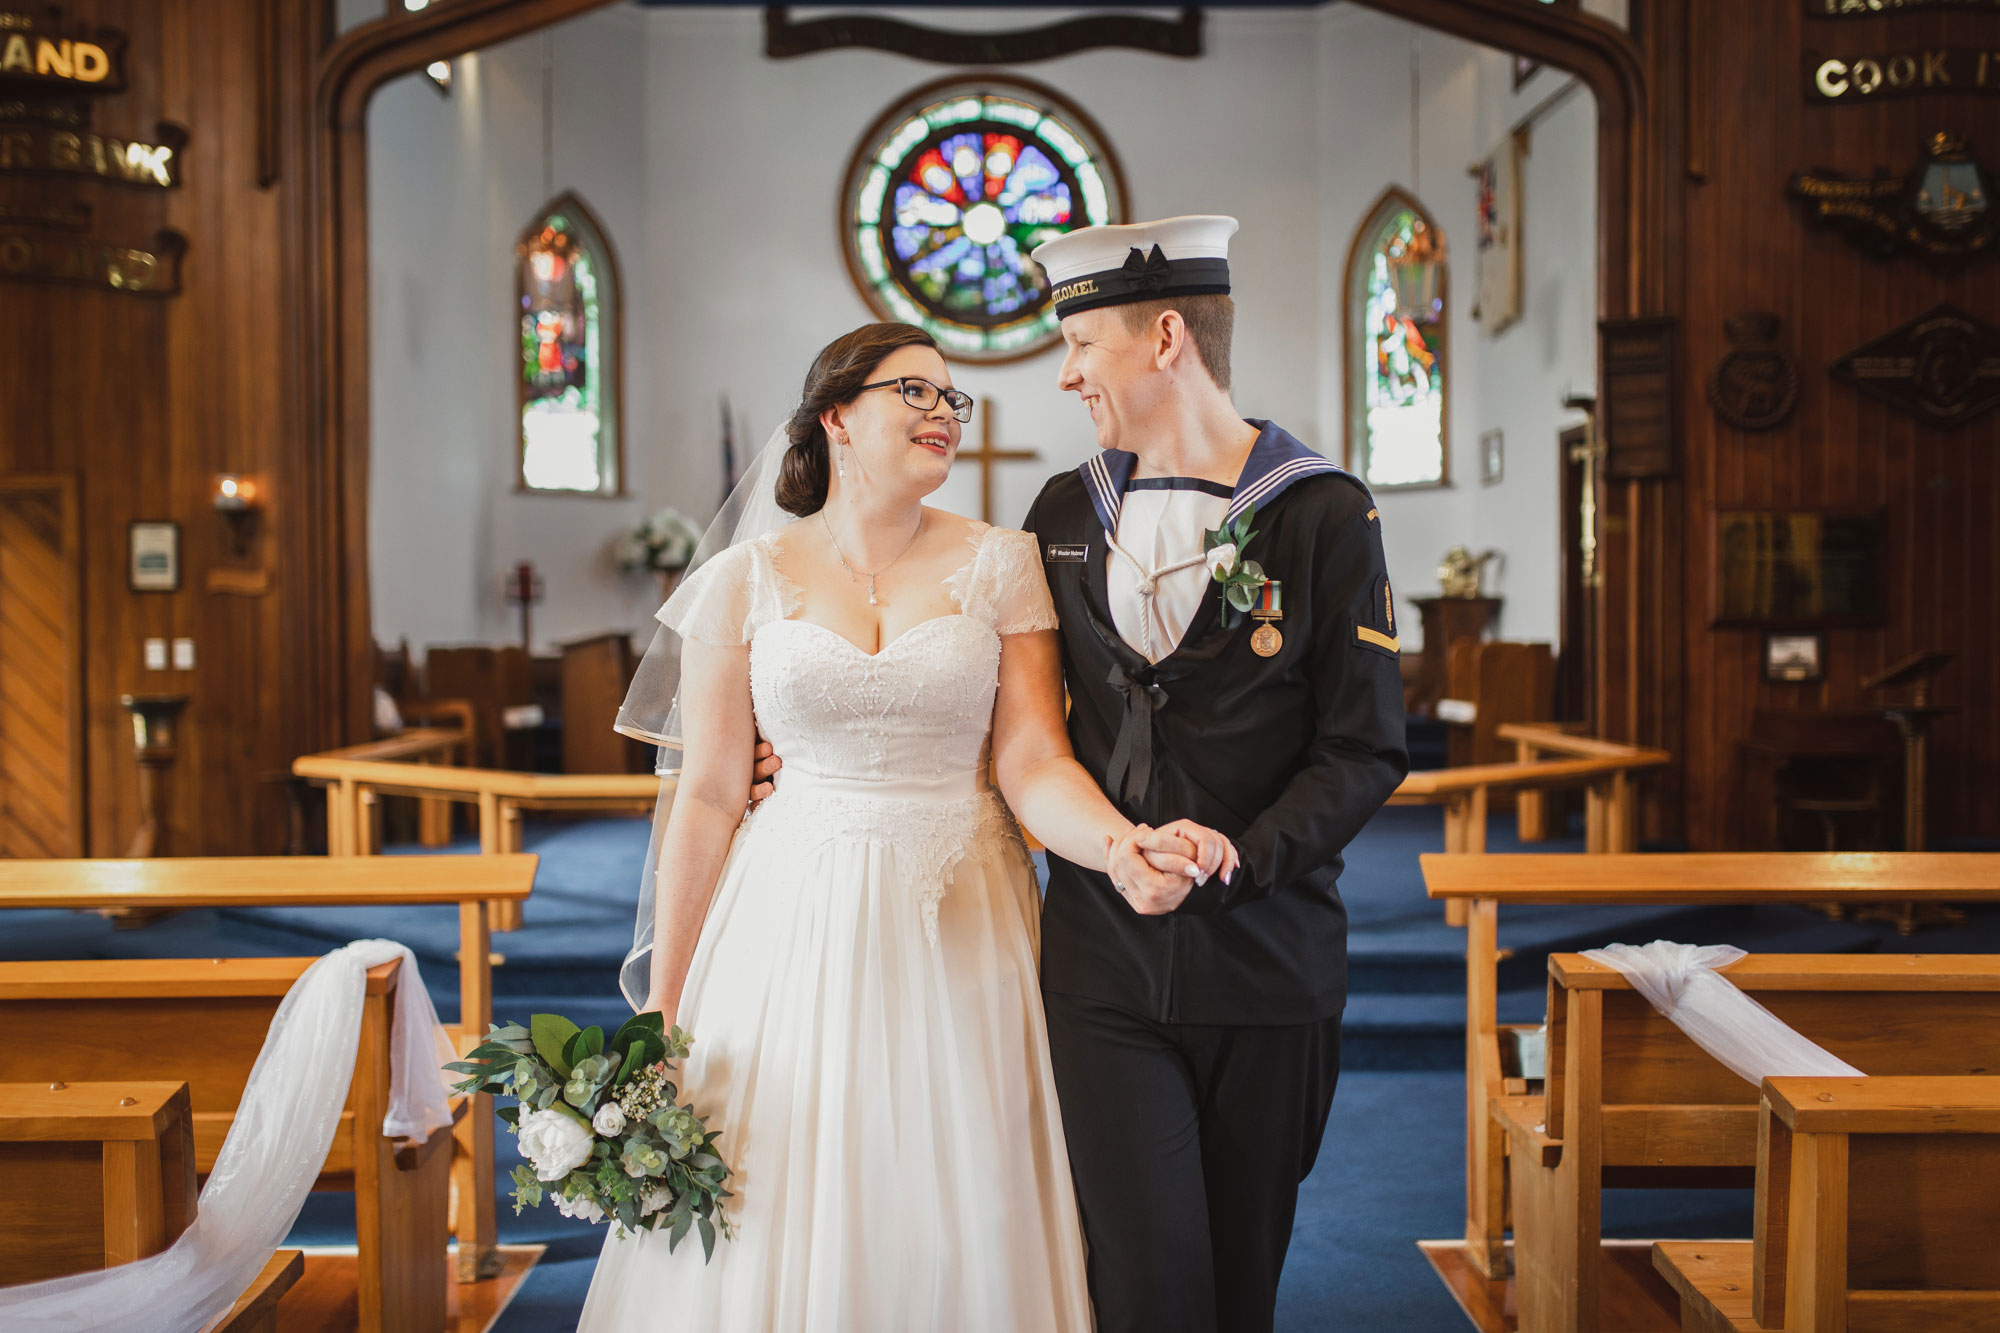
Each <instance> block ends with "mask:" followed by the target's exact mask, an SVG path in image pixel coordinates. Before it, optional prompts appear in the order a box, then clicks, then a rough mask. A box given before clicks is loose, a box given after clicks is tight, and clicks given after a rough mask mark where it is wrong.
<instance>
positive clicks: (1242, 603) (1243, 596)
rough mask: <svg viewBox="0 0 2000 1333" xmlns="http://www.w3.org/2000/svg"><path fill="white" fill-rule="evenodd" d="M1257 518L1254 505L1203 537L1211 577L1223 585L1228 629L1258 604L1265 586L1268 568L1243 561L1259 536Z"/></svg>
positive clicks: (1224, 610) (1203, 549) (1203, 553)
mask: <svg viewBox="0 0 2000 1333" xmlns="http://www.w3.org/2000/svg"><path fill="white" fill-rule="evenodd" d="M1256 517H1257V506H1255V505H1251V506H1250V507H1249V508H1248V509H1246V510H1244V511H1243V513H1242V515H1241V516H1240V517H1238V518H1237V519H1236V521H1235V522H1233V523H1224V524H1223V525H1222V526H1221V527H1219V528H1215V529H1212V530H1210V531H1207V532H1204V533H1202V535H1201V548H1202V562H1203V563H1204V564H1206V565H1207V566H1208V574H1209V577H1210V578H1212V579H1214V580H1215V581H1216V582H1217V583H1220V584H1221V585H1222V597H1223V603H1222V623H1223V626H1224V627H1225V628H1227V627H1230V626H1233V625H1235V624H1236V622H1237V621H1238V620H1240V619H1242V618H1243V615H1244V613H1245V612H1247V611H1249V609H1250V608H1251V607H1253V606H1255V605H1256V604H1257V590H1258V589H1259V588H1262V587H1263V586H1264V583H1265V577H1264V567H1263V566H1262V565H1260V564H1258V563H1257V562H1256V561H1255V560H1246V559H1244V558H1243V548H1244V547H1246V546H1248V545H1249V544H1250V541H1251V539H1252V538H1254V537H1255V536H1256V535H1257V532H1256V530H1255V529H1254V528H1252V527H1251V526H1250V524H1251V523H1252V522H1253V521H1254V520H1255V519H1256Z"/></svg>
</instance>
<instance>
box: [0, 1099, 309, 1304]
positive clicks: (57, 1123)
mask: <svg viewBox="0 0 2000 1333" xmlns="http://www.w3.org/2000/svg"><path fill="white" fill-rule="evenodd" d="M0 1195H4V1196H5V1197H6V1198H9V1199H14V1200H32V1201H33V1204H34V1206H33V1208H32V1209H29V1208H9V1209H6V1210H0V1286H12V1285H15V1284H17V1283H23V1282H41V1281H45V1280H47V1279H49V1278H54V1277H66V1276H68V1275H70V1274H72V1273H81V1272H93V1271H96V1270H99V1269H104V1268H110V1267H113V1266H114V1265H117V1264H123V1263H130V1262H132V1261H133V1260H135V1259H143V1258H146V1257H147V1256H149V1255H154V1254H158V1253H159V1252H160V1251H162V1250H164V1249H166V1248H167V1247H168V1246H170V1245H172V1244H173V1243H174V1242H175V1241H176V1240H178V1239H179V1238H180V1235H181V1233H182V1232H183V1231H185V1230H186V1229H187V1228H188V1227H189V1226H190V1225H191V1224H192V1223H193V1222H194V1218H195V1209H196V1199H197V1192H196V1188H195V1151H194V1116H193V1111H192V1109H191V1105H190V1102H189V1099H188V1088H187V1084H185V1083H178V1082H166V1083H157V1082H156V1083H148V1082H137V1081H134V1082H123V1083H63V1082H56V1083H5V1084H0ZM304 1271H305V1258H304V1255H303V1254H301V1253H300V1252H299V1251H298V1250H279V1251H278V1252H277V1253H275V1254H273V1255H272V1256H271V1259H270V1261H269V1262H268V1263H266V1264H265V1265H264V1269H263V1271H262V1272H261V1273H259V1274H258V1275H257V1277H256V1278H255V1279H253V1280H252V1281H251V1283H250V1286H249V1287H248V1288H247V1289H246V1290H245V1291H244V1293H243V1295H242V1296H240V1297H239V1298H237V1300H236V1303H235V1305H234V1306H233V1307H232V1308H231V1309H230V1310H229V1311H228V1312H227V1313H226V1314H225V1315H224V1316H223V1317H222V1319H221V1320H220V1321H219V1322H217V1323H215V1324H212V1325H211V1326H210V1327H209V1329H208V1330H207V1333H275V1330H276V1329H277V1313H278V1302H279V1300H280V1299H281V1298H282V1297H283V1296H284V1295H285V1293H286V1292H287V1291H289V1290H290V1289H291V1288H292V1286H293V1284H295V1283H296V1282H297V1281H298V1280H299V1275H300V1274H301V1273H303V1272H304Z"/></svg>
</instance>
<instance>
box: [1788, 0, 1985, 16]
mask: <svg viewBox="0 0 2000 1333" xmlns="http://www.w3.org/2000/svg"><path fill="white" fill-rule="evenodd" d="M1918 9H2000V0H1806V17H1807V18H1815V19H1852V18H1867V17H1868V16H1869V15H1871V14H1901V13H1904V12H1906V11H1913V10H1918Z"/></svg>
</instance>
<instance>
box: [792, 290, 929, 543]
mask: <svg viewBox="0 0 2000 1333" xmlns="http://www.w3.org/2000/svg"><path fill="white" fill-rule="evenodd" d="M900 347H928V348H931V349H932V350H936V349H937V339H935V338H933V337H931V335H930V334H928V333H925V332H924V331H923V330H922V329H920V328H918V327H917V326H916V325H914V324H895V323H886V322H885V323H881V324H863V325H862V326H861V327H860V328H858V329H856V330H854V332H852V333H843V334H841V335H840V336H839V337H838V338H835V339H834V340H833V341H832V342H830V343H828V344H827V345H826V346H825V347H823V348H821V349H820V354H819V355H818V356H816V357H814V358H813V363H812V369H810V370H808V371H806V387H805V391H804V392H803V393H801V394H800V396H799V406H798V410H797V411H795V412H793V413H792V419H791V420H790V421H789V422H787V423H786V424H785V435H786V437H787V438H789V439H790V440H791V447H789V448H788V449H786V450H785V459H784V462H783V463H781V464H780V465H779V468H778V505H779V507H780V508H782V509H784V511H785V512H786V513H788V514H797V515H799V516H800V517H801V518H803V517H805V516H806V515H807V514H816V513H818V512H819V511H820V510H822V509H824V508H826V490H827V485H828V476H827V474H828V472H829V471H830V467H829V464H830V461H831V455H830V454H829V453H828V450H829V448H830V444H829V442H828V440H827V438H826V427H824V426H822V425H821V424H820V421H819V417H820V413H822V412H824V411H826V409H828V408H829V407H835V406H838V405H839V404H841V403H845V402H848V401H850V400H851V399H853V397H854V395H855V394H856V393H857V392H859V391H860V388H861V386H862V385H864V384H866V383H868V381H869V379H870V377H871V376H873V375H874V373H875V369H876V367H878V366H880V365H881V364H882V362H883V361H885V360H887V359H888V356H889V353H891V352H893V351H895V350H896V349H897V348H900Z"/></svg>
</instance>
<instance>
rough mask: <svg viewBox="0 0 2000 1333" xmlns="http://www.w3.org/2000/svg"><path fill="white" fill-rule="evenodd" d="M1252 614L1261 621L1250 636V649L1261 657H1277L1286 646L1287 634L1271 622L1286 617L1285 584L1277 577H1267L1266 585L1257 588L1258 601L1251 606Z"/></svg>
mask: <svg viewBox="0 0 2000 1333" xmlns="http://www.w3.org/2000/svg"><path fill="white" fill-rule="evenodd" d="M1250 615H1251V617H1252V618H1253V619H1255V620H1257V621H1259V622H1260V623H1259V624H1258V626H1257V629H1256V632H1255V633H1253V634H1252V635H1251V636H1250V651H1251V652H1253V653H1255V654H1257V656H1259V657H1276V656H1277V655H1278V650H1279V649H1280V648H1283V647H1284V646H1285V636H1284V635H1282V634H1280V633H1279V632H1278V627H1277V626H1276V625H1274V624H1272V623H1271V622H1272V621H1275V620H1283V619H1284V618H1285V601H1284V584H1282V583H1280V582H1279V581H1278V580H1277V579H1265V580H1264V586H1263V587H1261V588H1259V589H1258V590H1257V601H1256V603H1255V604H1254V605H1253V606H1251V608H1250Z"/></svg>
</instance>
